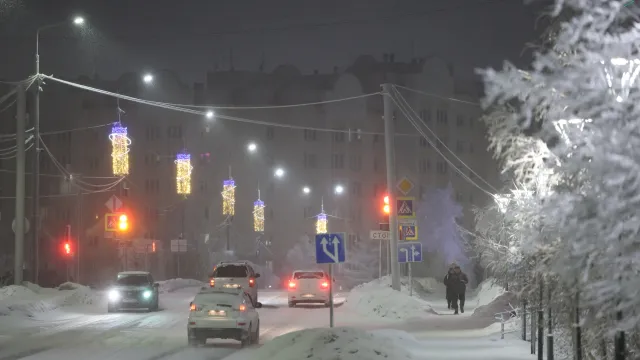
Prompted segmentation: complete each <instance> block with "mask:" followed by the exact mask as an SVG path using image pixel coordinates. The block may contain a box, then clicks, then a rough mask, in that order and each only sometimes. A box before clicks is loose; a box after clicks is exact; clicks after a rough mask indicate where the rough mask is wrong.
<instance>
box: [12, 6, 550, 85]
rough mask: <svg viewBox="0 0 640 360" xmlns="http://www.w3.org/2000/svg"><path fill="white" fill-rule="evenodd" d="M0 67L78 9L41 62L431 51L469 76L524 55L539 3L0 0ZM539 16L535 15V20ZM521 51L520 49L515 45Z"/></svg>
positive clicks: (334, 57)
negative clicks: (78, 21) (83, 23)
mask: <svg viewBox="0 0 640 360" xmlns="http://www.w3.org/2000/svg"><path fill="white" fill-rule="evenodd" d="M0 4H2V5H0V12H1V14H0V48H1V49H2V56H0V78H3V79H9V80H15V79H20V78H24V77H26V76H27V75H28V74H29V73H32V72H33V70H32V69H33V53H34V48H35V29H36V28H37V27H38V26H42V25H47V24H51V23H56V22H60V21H64V20H65V19H68V18H70V16H72V15H74V14H82V15H83V16H85V18H86V19H87V25H88V26H89V27H90V29H89V30H84V31H79V30H78V29H73V27H72V26H69V27H58V28H55V29H51V30H47V31H45V32H43V33H42V35H41V50H40V55H41V71H42V72H43V73H47V74H51V73H53V74H54V75H57V76H76V75H80V74H87V75H91V74H94V73H97V74H98V75H99V76H100V77H102V78H114V77H116V76H118V75H120V74H122V73H123V72H125V71H153V70H154V69H171V70H174V71H176V72H177V73H179V74H180V76H181V78H182V79H183V80H184V81H187V82H192V81H202V80H203V79H204V74H205V73H206V72H207V71H211V70H213V69H214V67H215V65H216V64H217V65H218V68H219V69H221V70H224V69H228V68H229V64H230V58H231V56H230V53H232V54H233V56H232V58H233V65H234V67H235V69H237V70H257V69H258V67H259V65H260V63H261V62H262V61H263V59H264V61H265V64H266V66H265V69H266V70H267V71H270V70H272V69H273V68H274V67H275V66H277V65H279V64H284V63H288V64H293V65H295V66H297V67H298V68H300V69H301V71H303V72H305V73H310V72H312V71H313V70H315V69H317V70H319V71H320V72H330V71H332V69H333V67H334V66H338V67H340V68H341V69H344V68H345V67H346V66H348V65H350V64H351V63H352V62H353V61H354V60H355V58H356V57H357V56H359V55H362V54H370V55H374V56H376V57H377V58H378V59H380V58H381V55H382V53H383V52H390V53H391V52H393V53H395V58H396V61H409V60H410V59H411V57H413V56H416V57H428V56H433V55H436V56H439V57H442V58H443V59H445V60H447V61H451V62H452V63H454V64H455V66H456V72H457V73H458V74H461V75H462V77H465V78H469V77H471V76H472V74H473V68H474V67H486V66H500V64H501V62H502V61H503V60H505V59H509V60H510V61H512V62H515V63H516V64H520V65H522V64H524V63H525V61H526V60H527V55H528V54H530V51H525V47H526V43H527V42H531V41H536V38H537V36H538V35H537V34H538V33H539V31H540V30H539V29H538V30H536V29H535V24H536V19H537V17H539V15H540V10H541V9H542V7H541V5H537V6H530V5H524V4H523V2H522V1H520V0H446V1H436V0H396V1H390V0H386V1H385V0H322V1H320V0H316V1H311V0H272V1H264V0H228V1H223V0H183V1H175V0H146V1H143V0H0ZM538 28H540V26H538ZM523 51H524V55H523Z"/></svg>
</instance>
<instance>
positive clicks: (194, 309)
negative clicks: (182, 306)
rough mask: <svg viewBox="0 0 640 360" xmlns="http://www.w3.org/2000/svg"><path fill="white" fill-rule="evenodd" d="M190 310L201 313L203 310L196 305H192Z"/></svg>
mask: <svg viewBox="0 0 640 360" xmlns="http://www.w3.org/2000/svg"><path fill="white" fill-rule="evenodd" d="M189 310H190V311H200V310H202V308H201V307H199V306H198V305H196V304H191V306H189Z"/></svg>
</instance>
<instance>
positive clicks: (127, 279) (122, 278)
mask: <svg viewBox="0 0 640 360" xmlns="http://www.w3.org/2000/svg"><path fill="white" fill-rule="evenodd" d="M148 283H149V278H148V277H147V275H139V274H136V275H118V280H116V284H118V285H145V284H148Z"/></svg>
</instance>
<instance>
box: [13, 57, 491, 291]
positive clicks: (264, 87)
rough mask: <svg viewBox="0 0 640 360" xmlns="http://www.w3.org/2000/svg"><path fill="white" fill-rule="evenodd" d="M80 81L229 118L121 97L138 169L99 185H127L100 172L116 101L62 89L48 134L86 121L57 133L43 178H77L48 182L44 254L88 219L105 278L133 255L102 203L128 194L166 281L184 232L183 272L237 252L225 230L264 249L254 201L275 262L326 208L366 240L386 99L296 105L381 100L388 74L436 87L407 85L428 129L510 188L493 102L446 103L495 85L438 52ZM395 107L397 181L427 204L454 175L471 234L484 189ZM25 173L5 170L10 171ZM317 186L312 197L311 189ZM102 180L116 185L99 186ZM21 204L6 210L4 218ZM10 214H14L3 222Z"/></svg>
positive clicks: (337, 227) (85, 238) (46, 99)
mask: <svg viewBox="0 0 640 360" xmlns="http://www.w3.org/2000/svg"><path fill="white" fill-rule="evenodd" d="M78 82H80V83H83V84H86V85H89V86H93V87H96V88H101V89H105V90H110V91H118V92H120V93H124V94H128V95H131V96H135V97H138V98H142V99H147V100H154V101H159V102H165V103H173V104H184V105H190V104H194V105H195V106H196V107H195V109H198V110H201V111H202V112H203V113H204V112H206V111H207V110H208V109H209V108H207V106H206V104H216V105H217V106H218V107H217V108H216V109H215V112H216V114H217V115H218V117H214V118H213V119H207V118H206V117H205V116H202V115H197V114H190V113H186V112H179V111H173V110H169V109H163V108H157V107H152V106H148V105H144V104H136V103H131V102H128V101H123V100H121V101H120V108H122V109H123V110H124V111H125V113H124V114H121V121H122V125H123V126H126V127H127V128H128V131H129V136H130V138H131V140H132V144H131V153H130V161H131V173H130V176H129V177H128V178H127V179H126V180H124V182H123V183H122V184H119V185H118V186H116V187H114V188H113V189H109V188H108V186H106V185H105V186H103V187H96V186H93V187H92V186H89V185H86V183H90V184H110V183H113V182H114V180H115V179H113V178H94V177H106V176H111V174H110V173H111V153H110V143H109V141H108V134H109V132H110V130H111V125H108V126H105V124H110V123H113V122H115V121H117V119H118V112H117V104H116V100H115V99H113V98H109V97H107V96H105V95H101V94H95V93H91V92H87V91H84V90H81V89H74V88H70V87H67V86H66V85H60V84H55V83H51V82H49V84H48V85H47V88H46V89H45V93H44V94H43V96H42V109H43V111H42V114H43V115H42V124H43V125H42V127H43V131H44V132H45V133H47V132H51V131H59V130H67V129H83V130H78V131H72V132H59V133H51V134H47V135H44V136H43V139H44V142H45V144H46V145H47V146H48V147H49V149H50V150H51V152H52V154H53V155H54V157H55V158H56V159H57V160H58V162H59V163H60V164H61V165H62V166H64V167H65V168H66V170H62V171H60V169H57V168H56V167H55V166H54V165H53V163H52V162H51V161H50V159H48V158H49V156H48V155H47V154H46V153H45V154H43V158H45V159H47V160H43V162H42V164H41V169H42V172H43V173H46V174H51V175H61V173H62V172H65V171H66V172H68V173H72V174H74V179H73V180H71V181H72V183H71V184H69V179H68V177H67V178H63V177H53V176H51V177H46V178H45V177H44V176H43V181H42V194H43V196H44V198H43V201H42V207H43V214H44V217H43V231H42V236H43V244H47V243H48V244H51V246H50V247H49V250H44V249H43V250H42V251H43V253H46V254H47V255H46V257H45V258H44V259H45V261H46V262H48V263H52V264H53V263H55V262H56V261H55V259H59V258H60V256H59V255H58V254H57V251H58V250H57V248H56V246H57V245H56V244H57V240H56V239H58V238H59V236H60V234H62V231H63V228H64V226H65V224H68V223H75V224H76V225H75V226H77V225H78V224H82V225H81V228H83V229H86V230H85V231H82V232H81V234H80V235H81V243H80V246H81V249H80V253H81V261H80V267H81V269H82V273H84V274H89V275H87V276H88V277H91V279H92V280H93V278H95V280H98V279H100V278H104V277H105V276H107V275H106V273H109V272H113V271H115V269H116V268H117V267H118V264H119V263H118V262H117V258H118V254H117V248H116V246H115V245H114V241H113V240H112V239H105V238H104V236H103V235H104V232H103V226H104V225H103V223H104V220H103V216H104V214H105V213H106V212H107V209H106V207H105V205H104V203H105V202H106V201H107V199H108V198H109V197H110V196H111V195H114V194H115V195H117V196H119V197H121V198H122V199H123V200H124V202H125V208H126V209H127V211H129V212H130V214H131V217H132V223H133V224H134V225H133V227H132V232H131V234H129V235H128V236H129V237H131V238H141V239H144V238H148V239H154V240H156V241H157V242H158V248H159V249H162V251H159V252H160V253H162V254H164V255H162V256H161V255H159V254H154V255H153V259H154V260H153V261H154V262H155V265H156V266H159V267H163V266H161V265H166V266H164V267H163V270H164V272H165V273H166V276H175V275H176V272H177V260H178V257H176V256H175V254H174V255H173V256H171V254H170V253H169V241H170V240H171V239H177V238H179V237H180V236H181V235H182V237H184V238H185V239H187V240H188V242H189V244H190V246H191V250H190V254H191V255H189V254H187V255H184V257H182V258H181V259H182V262H183V263H182V272H183V274H184V275H185V276H187V274H188V276H198V275H200V276H201V275H203V271H204V270H203V269H207V268H208V267H209V264H208V252H209V251H221V250H224V249H225V248H226V247H227V239H228V245H229V247H230V249H232V250H234V251H235V252H236V253H237V254H243V256H244V257H248V256H250V254H255V252H256V250H257V245H256V244H257V241H256V239H257V238H258V234H256V233H255V232H254V231H253V202H254V201H255V200H257V198H258V194H260V198H261V199H262V200H263V201H264V202H265V204H266V211H265V213H266V216H265V220H266V228H265V233H264V234H263V235H261V236H260V240H261V241H262V244H264V245H266V247H267V249H265V248H264V247H262V248H261V249H262V254H263V255H262V256H261V257H260V259H261V260H264V259H267V258H268V259H271V260H273V261H274V263H275V267H276V268H277V267H278V265H279V262H282V259H284V257H285V256H286V253H287V251H288V250H289V249H290V248H291V247H292V246H294V245H295V244H296V243H297V242H298V241H299V239H300V238H301V237H303V236H305V235H312V234H314V233H315V227H314V223H315V216H316V215H317V214H318V213H320V211H321V205H322V206H324V210H325V212H326V213H327V214H329V215H330V216H329V230H330V231H340V232H346V233H348V234H349V242H350V246H353V245H355V243H356V242H358V241H368V233H369V230H371V229H375V228H377V227H378V223H379V222H380V221H381V212H380V206H381V198H382V196H383V194H384V193H386V185H385V184H386V167H385V148H384V136H383V135H382V133H383V130H384V126H383V119H382V115H383V101H382V96H381V95H379V94H375V95H372V96H366V97H361V98H357V99H353V100H349V101H340V102H331V103H326V104H320V105H309V106H289V105H292V104H301V103H317V102H322V101H325V100H333V99H341V98H346V97H355V96H359V95H365V94H372V93H379V92H380V91H381V88H380V84H382V83H393V84H397V85H403V86H407V87H409V88H413V89H418V90H420V91H422V92H424V93H428V94H432V95H431V96H426V95H424V94H417V93H411V92H403V95H404V96H405V98H406V99H407V101H408V102H409V104H410V105H411V106H412V108H413V109H414V110H415V111H416V113H417V114H418V115H419V116H420V117H421V118H422V120H423V121H424V122H425V124H426V125H427V126H429V127H430V129H431V130H433V131H434V132H435V133H436V134H437V136H438V137H439V138H440V140H442V141H443V142H444V143H445V144H446V145H447V146H448V147H449V148H450V149H451V150H453V151H454V152H455V153H456V154H457V156H458V157H459V158H460V159H462V160H463V161H465V163H466V164H468V165H469V166H470V167H472V168H473V169H474V170H475V172H476V173H478V174H479V175H480V176H482V177H483V178H484V179H485V180H487V181H489V182H490V183H494V184H495V183H496V182H497V181H498V175H497V172H496V166H495V164H494V163H493V161H492V160H491V157H490V155H489V154H488V153H487V151H486V150H485V149H486V147H487V144H486V141H485V139H484V136H485V132H484V130H483V129H482V125H481V124H480V123H479V122H478V121H477V120H478V118H479V116H480V114H481V110H480V108H479V107H478V106H473V105H469V104H465V103H461V102H453V101H450V100H447V98H457V99H465V100H468V101H471V102H473V101H477V100H478V98H479V93H480V90H481V89H480V88H479V86H477V85H476V84H473V83H471V84H468V85H467V86H463V85H461V83H460V82H459V81H457V80H456V77H455V76H454V74H453V69H452V67H451V66H450V65H448V64H446V63H445V62H443V61H441V60H439V59H437V58H432V59H412V60H411V61H410V62H407V63H404V62H396V61H395V59H394V55H393V54H385V55H384V56H383V58H382V59H381V60H380V61H378V60H376V59H375V58H373V57H371V56H362V57H360V58H358V59H357V60H356V61H355V62H354V64H352V65H351V66H350V67H349V68H347V69H346V70H344V71H340V70H339V69H338V68H336V69H335V70H334V72H333V73H330V74H319V73H317V72H314V73H313V74H301V73H300V72H299V71H298V70H297V69H296V68H295V67H294V66H290V65H282V66H279V67H277V68H276V69H275V70H273V71H272V72H270V73H267V72H262V71H255V72H251V71H237V70H236V71H234V70H230V71H216V72H212V73H208V74H207V78H206V82H204V83H196V84H195V86H194V87H193V88H191V87H190V86H188V85H185V84H183V83H182V82H181V81H180V80H179V78H178V77H177V76H176V75H175V74H173V73H170V72H161V73H156V74H155V80H154V83H153V85H152V86H145V85H143V84H142V83H141V82H140V81H139V80H138V77H137V75H135V74H128V75H125V76H123V77H121V78H120V79H119V80H117V81H115V82H107V81H102V80H100V79H89V78H81V79H79V80H78ZM401 91H402V90H401ZM248 107H250V108H248ZM263 107H269V108H263ZM192 108H194V107H192ZM220 115H224V117H225V118H226V119H225V118H223V117H220ZM394 115H395V124H396V132H397V133H399V135H398V136H397V137H396V166H397V176H398V179H400V178H402V177H407V178H408V179H410V180H411V181H412V182H413V183H414V184H415V188H414V189H413V190H412V191H411V194H410V195H411V196H417V197H419V196H421V195H422V194H424V193H425V192H426V191H427V189H429V188H430V187H444V186H446V185H447V184H449V183H451V184H452V186H453V188H454V189H455V192H456V194H455V200H456V201H457V202H458V203H460V204H461V205H463V207H464V208H465V219H464V222H465V224H466V226H467V227H468V228H471V224H472V222H473V218H472V215H471V212H470V210H471V207H472V205H474V204H475V205H482V203H483V202H484V201H485V200H486V198H485V197H484V196H483V193H482V192H481V191H480V190H478V189H476V188H475V187H474V186H472V185H470V184H469V183H468V182H467V181H466V180H465V179H463V178H462V177H461V176H458V175H456V172H455V171H454V170H453V169H452V168H451V167H450V166H448V165H447V163H446V162H445V161H444V160H443V159H442V158H441V156H440V155H438V154H437V153H436V152H435V151H434V149H433V148H431V147H430V146H429V145H428V142H427V141H426V140H424V139H422V138H421V137H420V136H419V135H418V133H417V131H416V130H415V129H414V128H413V126H412V125H411V124H410V123H409V122H408V121H407V120H406V118H405V116H404V115H403V114H402V112H401V111H400V110H398V109H396V110H395V111H394ZM230 118H231V119H230ZM93 126H95V127H94V128H90V129H87V128H89V127H93ZM249 143H255V144H256V145H257V150H256V151H255V152H249V151H248V150H247V144H249ZM440 148H441V149H443V150H442V151H443V152H445V153H446V151H445V150H444V148H443V147H442V146H440ZM181 151H185V152H188V153H190V154H191V161H192V165H193V172H192V193H191V194H190V195H189V196H186V197H184V196H179V195H177V194H176V185H175V164H174V160H175V156H176V154H177V153H178V152H181ZM454 162H455V160H454ZM456 163H457V162H456ZM276 168H282V169H283V170H284V171H285V175H284V176H282V177H276V176H274V170H275V169H276ZM461 168H462V167H461ZM463 170H464V171H465V174H467V175H469V172H468V170H467V169H465V168H463ZM11 175H12V174H2V176H3V179H4V178H5V177H7V176H11ZM230 177H231V178H233V180H234V181H235V185H236V189H235V194H236V206H235V216H234V217H233V219H232V220H231V219H227V217H226V216H224V215H222V204H221V203H222V199H221V190H222V183H223V181H224V180H227V179H229V178H230ZM79 179H80V180H82V181H84V185H83V188H84V189H85V191H84V192H85V193H86V194H84V195H81V196H79V195H77V186H74V185H75V184H77V183H76V182H77V181H78V180H79ZM8 181H9V182H11V180H8ZM336 185H341V186H343V188H344V192H343V193H342V194H336V193H335V192H334V188H335V186H336ZM305 186H306V187H309V188H310V189H311V192H310V193H308V194H305V193H303V191H302V188H303V187H305ZM103 189H108V190H107V191H104V192H96V191H98V190H103ZM65 192H67V193H69V194H65ZM65 195H68V196H65ZM7 210H8V209H5V208H4V207H3V212H4V211H7ZM10 212H11V211H10ZM9 218H10V217H9ZM5 219H6V217H5V216H3V217H2V225H1V226H2V227H3V229H2V230H3V231H4V230H6V229H4V228H5V227H6V226H7V221H6V220H5ZM228 224H231V225H230V226H227V225H228ZM9 226H10V223H9ZM227 230H228V231H227ZM194 254H200V255H201V256H196V255H194ZM265 254H267V255H265ZM253 259H255V257H253ZM100 271H102V272H104V273H105V275H100V274H99V272H100ZM158 271H159V270H158Z"/></svg>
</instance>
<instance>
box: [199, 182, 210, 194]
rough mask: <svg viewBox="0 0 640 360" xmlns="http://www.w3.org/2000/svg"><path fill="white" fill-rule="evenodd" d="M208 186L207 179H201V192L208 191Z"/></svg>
mask: <svg viewBox="0 0 640 360" xmlns="http://www.w3.org/2000/svg"><path fill="white" fill-rule="evenodd" d="M208 187H209V186H208V184H207V180H200V192H206V191H207V188H208Z"/></svg>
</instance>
